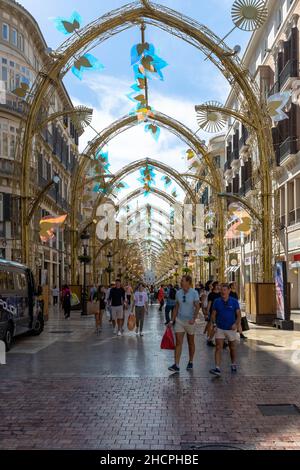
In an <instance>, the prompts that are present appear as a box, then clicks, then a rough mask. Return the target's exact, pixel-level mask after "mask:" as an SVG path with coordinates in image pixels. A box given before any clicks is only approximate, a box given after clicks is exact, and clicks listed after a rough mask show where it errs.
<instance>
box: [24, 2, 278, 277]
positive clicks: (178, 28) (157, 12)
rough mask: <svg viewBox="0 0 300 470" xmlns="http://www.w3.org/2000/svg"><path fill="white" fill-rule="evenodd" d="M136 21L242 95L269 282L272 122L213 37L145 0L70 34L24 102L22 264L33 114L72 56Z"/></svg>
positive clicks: (225, 49) (234, 59) (249, 83)
mask: <svg viewBox="0 0 300 470" xmlns="http://www.w3.org/2000/svg"><path fill="white" fill-rule="evenodd" d="M141 21H144V22H145V23H148V24H151V25H154V26H157V27H159V28H161V29H163V30H166V31H168V32H170V33H171V34H173V35H175V36H177V37H179V38H181V39H183V40H184V41H186V42H188V43H189V44H191V45H194V46H195V47H197V48H198V49H200V50H201V51H202V52H204V54H206V55H208V56H209V59H210V60H211V61H212V62H213V63H214V64H215V65H216V66H217V67H218V68H219V70H220V71H221V72H222V74H223V75H224V76H225V78H226V79H227V80H228V81H229V83H230V84H231V85H233V84H235V86H236V87H237V88H238V89H240V91H241V92H242V94H243V96H244V98H245V100H246V102H247V106H248V109H249V110H250V111H251V114H252V117H253V121H254V123H255V128H256V137H257V143H258V154H259V159H260V166H261V175H262V177H261V202H262V208H263V214H262V265H263V280H264V281H265V282H268V281H272V278H273V276H272V244H271V243H270V240H271V239H272V225H273V219H272V198H273V192H272V182H271V176H270V171H269V170H270V162H272V163H273V161H274V151H273V148H272V145H271V144H272V134H271V121H270V118H269V116H268V113H267V108H266V104H265V102H262V101H261V100H260V99H259V94H258V90H257V87H256V85H255V82H254V80H253V79H252V78H251V77H250V74H249V72H248V71H247V70H245V69H244V68H243V66H242V64H241V63H240V62H239V59H238V58H237V56H236V55H232V51H231V49H230V48H228V47H227V46H226V44H225V43H224V42H223V41H222V40H220V38H218V37H217V36H216V35H215V34H214V33H213V32H212V31H210V30H209V29H208V28H207V27H205V26H202V25H200V24H199V23H197V22H195V21H194V20H192V19H190V18H187V17H184V16H183V15H179V14H178V13H177V12H175V11H173V10H171V9H168V8H165V7H162V6H159V5H157V4H156V5H153V4H149V2H148V1H147V0H142V4H141V3H140V2H134V3H132V4H129V5H125V6H124V7H122V8H120V9H118V10H115V11H112V12H110V13H108V14H106V15H104V16H102V17H101V18H99V19H98V20H96V21H94V22H93V23H91V24H90V25H88V26H86V27H85V28H83V29H82V30H80V33H77V34H74V35H73V36H72V37H71V38H69V39H68V40H67V41H65V42H64V44H63V45H62V46H61V47H60V48H59V49H58V50H57V52H56V53H55V54H53V57H55V60H54V61H53V62H51V63H49V65H48V66H47V67H46V70H45V71H43V72H40V73H39V75H38V79H37V81H36V83H35V85H34V86H33V89H32V93H31V94H30V95H29V96H28V100H27V101H28V104H29V105H30V111H29V114H28V117H27V120H26V125H25V129H24V134H23V140H22V181H21V202H22V204H21V209H22V210H21V228H22V230H21V232H22V255H23V260H24V261H25V262H28V261H29V225H28V223H27V214H28V207H29V197H30V154H31V148H32V139H33V136H34V132H35V126H36V122H37V119H38V113H39V110H40V108H41V104H42V102H43V100H44V97H45V96H46V95H47V91H48V89H49V87H52V86H53V84H54V86H55V85H56V84H57V82H58V80H59V79H60V77H61V75H62V74H64V73H66V71H67V70H68V69H69V68H70V66H71V60H72V57H73V56H74V54H75V55H76V53H78V52H81V53H83V52H84V51H85V50H86V48H87V47H88V46H91V44H93V42H94V43H95V44H96V43H98V44H99V43H100V42H103V41H105V40H106V39H108V38H109V37H111V36H112V35H114V34H117V33H119V32H121V31H123V30H125V29H128V28H130V27H133V26H135V25H136V24H137V23H140V22H141Z"/></svg>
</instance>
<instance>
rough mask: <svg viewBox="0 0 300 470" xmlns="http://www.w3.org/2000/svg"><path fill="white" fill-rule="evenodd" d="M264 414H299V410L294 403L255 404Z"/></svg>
mask: <svg viewBox="0 0 300 470" xmlns="http://www.w3.org/2000/svg"><path fill="white" fill-rule="evenodd" d="M257 407H258V409H259V410H260V412H261V413H262V414H263V415H264V416H299V415H300V410H299V408H298V407H297V406H296V405H290V404H285V405H279V404H278V405H257Z"/></svg>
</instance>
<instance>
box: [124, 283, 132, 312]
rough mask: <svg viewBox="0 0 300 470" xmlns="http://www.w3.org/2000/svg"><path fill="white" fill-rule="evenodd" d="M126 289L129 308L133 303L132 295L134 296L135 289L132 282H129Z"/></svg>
mask: <svg viewBox="0 0 300 470" xmlns="http://www.w3.org/2000/svg"><path fill="white" fill-rule="evenodd" d="M125 291H126V301H127V305H128V308H129V307H130V305H131V297H132V293H133V290H132V287H131V285H130V284H128V285H127V286H126V287H125Z"/></svg>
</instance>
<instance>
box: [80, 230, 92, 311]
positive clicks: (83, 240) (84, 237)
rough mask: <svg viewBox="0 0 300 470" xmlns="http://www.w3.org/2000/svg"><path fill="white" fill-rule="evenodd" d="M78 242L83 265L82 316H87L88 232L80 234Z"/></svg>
mask: <svg viewBox="0 0 300 470" xmlns="http://www.w3.org/2000/svg"><path fill="white" fill-rule="evenodd" d="M80 240H81V243H82V246H83V256H80V257H79V261H81V262H82V263H83V289H82V313H81V315H82V316H86V315H87V294H86V265H87V264H88V263H89V262H90V261H91V258H90V257H89V256H88V246H89V240H90V234H89V233H88V232H82V234H81V235H80Z"/></svg>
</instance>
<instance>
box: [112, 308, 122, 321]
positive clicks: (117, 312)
mask: <svg viewBox="0 0 300 470" xmlns="http://www.w3.org/2000/svg"><path fill="white" fill-rule="evenodd" d="M111 318H112V320H114V321H116V320H123V318H124V311H123V305H120V306H119V307H111Z"/></svg>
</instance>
